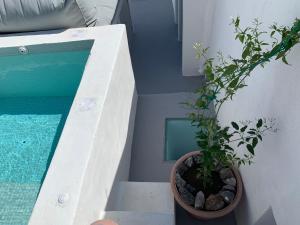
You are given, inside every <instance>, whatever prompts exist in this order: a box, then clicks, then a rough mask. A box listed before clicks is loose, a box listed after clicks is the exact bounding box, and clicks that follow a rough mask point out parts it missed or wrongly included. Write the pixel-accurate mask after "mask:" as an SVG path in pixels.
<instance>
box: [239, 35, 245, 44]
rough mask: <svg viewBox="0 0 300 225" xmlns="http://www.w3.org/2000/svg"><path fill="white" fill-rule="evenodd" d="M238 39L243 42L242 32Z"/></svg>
mask: <svg viewBox="0 0 300 225" xmlns="http://www.w3.org/2000/svg"><path fill="white" fill-rule="evenodd" d="M239 40H240V42H242V43H244V40H245V35H243V34H241V35H239Z"/></svg>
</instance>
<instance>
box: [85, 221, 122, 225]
mask: <svg viewBox="0 0 300 225" xmlns="http://www.w3.org/2000/svg"><path fill="white" fill-rule="evenodd" d="M91 225H118V224H116V223H115V222H114V221H112V220H98V221H96V222H94V223H92V224H91Z"/></svg>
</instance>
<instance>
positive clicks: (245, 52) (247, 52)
mask: <svg viewBox="0 0 300 225" xmlns="http://www.w3.org/2000/svg"><path fill="white" fill-rule="evenodd" d="M250 49H251V46H250V45H247V47H246V48H245V50H244V51H243V54H242V58H243V59H246V58H247V56H249V55H250Z"/></svg>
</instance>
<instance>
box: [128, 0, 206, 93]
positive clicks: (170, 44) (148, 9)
mask: <svg viewBox="0 0 300 225" xmlns="http://www.w3.org/2000/svg"><path fill="white" fill-rule="evenodd" d="M129 1H130V3H131V4H130V7H131V12H132V13H131V14H132V20H133V28H134V33H135V34H134V37H133V46H132V58H133V61H132V63H133V69H134V73H135V80H136V83H137V90H138V93H139V94H158V93H171V92H188V91H191V90H195V88H197V87H198V86H199V85H201V83H202V79H199V78H195V77H183V76H182V72H181V43H180V42H178V41H177V26H176V24H175V23H174V18H173V8H172V7H173V6H172V0H129Z"/></svg>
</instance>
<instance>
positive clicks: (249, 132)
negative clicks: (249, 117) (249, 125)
mask: <svg viewBox="0 0 300 225" xmlns="http://www.w3.org/2000/svg"><path fill="white" fill-rule="evenodd" d="M247 133H248V134H252V135H255V134H256V132H254V131H248V132H247Z"/></svg>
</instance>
